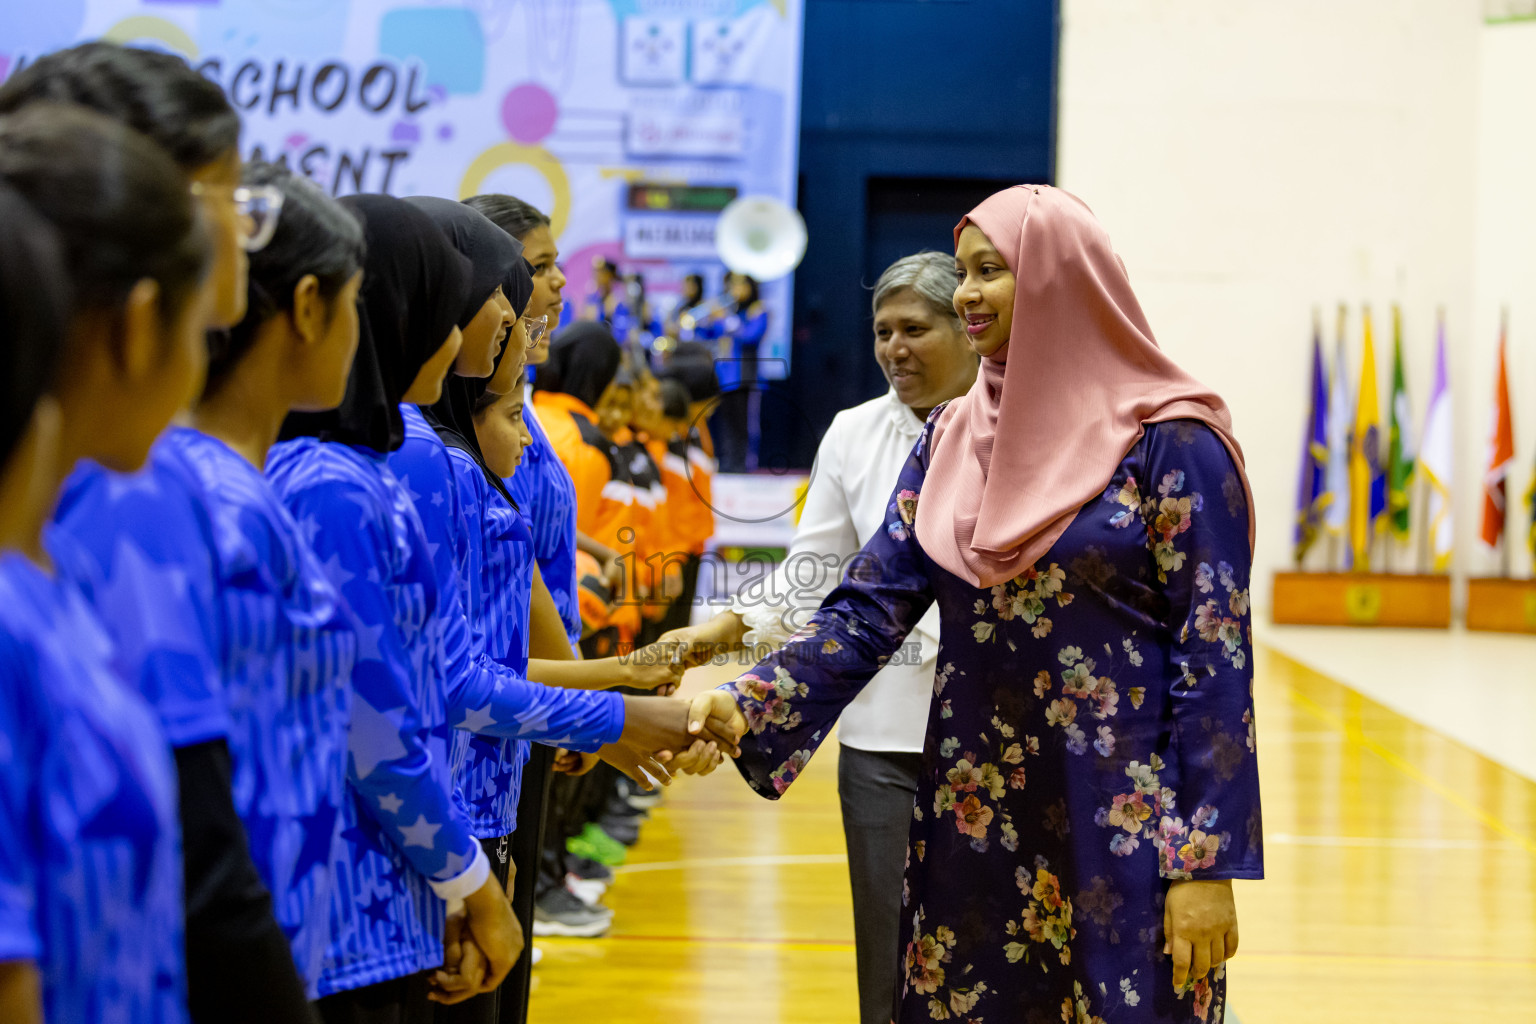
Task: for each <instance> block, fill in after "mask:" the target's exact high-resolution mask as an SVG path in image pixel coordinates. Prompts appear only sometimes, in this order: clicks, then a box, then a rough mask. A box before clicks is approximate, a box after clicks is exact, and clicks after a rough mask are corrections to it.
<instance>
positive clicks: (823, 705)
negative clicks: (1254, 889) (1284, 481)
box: [727, 414, 1263, 1024]
mask: <svg viewBox="0 0 1536 1024" xmlns="http://www.w3.org/2000/svg"><path fill="white" fill-rule="evenodd" d="M935 415H936V414H935ZM932 430H933V419H931V418H930V420H929V424H928V427H927V428H926V430H925V431H924V433H923V436H922V438H921V439H920V440H919V441H918V444H917V446H916V448H915V449H914V450H913V453H912V456H911V458H910V460H909V461H908V463H907V466H906V468H905V469H904V470H903V471H902V475H901V478H900V480H899V482H898V483H897V486H896V491H895V493H894V494H893V495H892V497H891V504H890V507H889V509H888V512H887V517H886V528H885V532H884V533H883V534H877V535H876V536H875V537H874V538H873V539H872V540H871V541H870V542H869V544H868V545H866V546H865V548H864V550H863V552H862V553H861V555H860V556H859V560H858V562H856V563H855V564H854V565H853V566H851V567H850V568H849V571H848V574H847V575H846V576H845V578H844V581H843V583H842V585H841V586H839V587H838V589H837V590H835V591H833V592H832V594H831V595H829V596H828V598H827V600H826V601H825V602H824V603H823V604H822V606H821V610H820V611H819V612H818V613H817V614H816V616H815V617H814V618H813V619H812V621H811V622H810V623H809V624H808V625H807V627H806V628H805V629H804V630H802V631H801V632H800V633H799V634H797V635H796V637H795V638H794V639H793V640H792V641H791V642H790V643H789V644H788V645H786V647H785V648H784V649H783V650H782V651H781V652H779V653H777V654H775V655H774V656H772V657H770V658H768V659H766V660H765V661H763V662H762V663H760V664H759V665H758V666H757V667H756V668H754V669H753V670H752V671H751V672H749V673H747V674H745V675H743V676H742V677H741V678H740V679H738V680H737V681H736V682H735V683H733V684H730V686H728V687H727V689H730V690H732V691H733V694H734V696H735V698H736V700H737V702H738V703H739V704H740V705H741V707H742V709H743V711H744V712H745V714H746V716H747V720H748V723H749V725H750V730H749V732H748V734H747V736H746V737H745V739H744V740H743V744H742V746H743V754H742V757H741V759H740V760H739V761H738V762H737V766H738V768H739V769H740V770H741V772H742V774H743V775H744V776H745V777H746V779H747V781H748V783H749V784H750V785H751V786H752V788H753V789H754V790H756V791H757V792H758V793H759V794H761V795H763V796H766V797H769V798H770V799H771V798H775V797H777V796H778V795H779V794H781V793H783V792H784V791H785V790H786V789H788V788H789V786H790V784H791V783H792V782H793V781H794V780H795V778H796V776H797V775H799V773H800V772H801V771H802V770H803V769H804V767H805V765H806V763H807V762H808V761H809V760H810V758H811V755H812V754H813V753H814V752H815V750H816V748H817V747H818V746H819V745H820V744H821V743H822V741H823V740H825V739H826V737H827V734H828V732H829V731H830V730H831V728H832V725H833V723H834V722H835V720H836V718H837V716H838V714H839V713H840V712H841V711H842V709H843V708H844V707H845V706H847V704H848V703H849V701H851V700H852V699H853V698H854V697H855V696H856V695H857V694H858V692H859V690H860V689H861V688H862V687H863V686H864V684H865V683H866V682H868V680H869V678H870V676H871V675H873V674H874V672H875V671H876V670H877V669H878V668H879V667H881V666H882V665H884V664H885V663H886V661H887V660H888V659H889V658H890V657H891V656H893V655H894V654H896V653H897V652H898V650H899V648H900V645H901V641H902V639H903V638H904V637H905V636H906V635H907V633H908V632H909V631H910V630H911V628H912V627H913V626H914V625H915V624H916V623H917V620H918V619H919V618H920V617H921V616H922V614H923V612H924V611H925V610H926V609H927V608H928V606H929V604H930V603H931V602H933V601H937V602H938V603H939V610H940V614H941V622H942V628H941V634H942V635H941V646H940V651H939V658H938V664H939V669H938V672H937V674H936V677H935V680H934V694H933V703H932V705H931V708H930V711H929V715H928V737H927V741H926V744H925V748H924V754H923V772H922V776H921V780H920V783H919V788H918V793H917V801H916V804H915V806H914V807H913V811H912V818H913V821H912V833H911V840H910V845H909V847H908V851H907V870H906V882H905V887H904V892H903V893H902V896H901V898H902V901H903V907H904V911H903V925H902V934H901V939H900V949H899V950H897V949H893V950H891V955H892V956H899V957H900V958H901V968H900V971H899V976H900V981H899V1010H898V1013H897V1021H898V1022H899V1024H914V1022H919V1021H932V1020H956V1021H974V1022H985V1024H1035V1022H1052V1024H1060V1022H1063V1021H1065V1022H1067V1024H1089V1022H1093V1024H1098V1022H1105V1024H1125V1022H1138V1024H1139V1022H1150V1021H1193V1020H1202V1021H1203V1020H1210V1021H1220V1020H1221V1019H1222V1015H1223V1009H1224V1007H1223V1004H1224V1002H1225V989H1226V979H1225V970H1224V969H1222V968H1218V969H1217V970H1215V971H1213V972H1212V974H1211V975H1210V976H1209V977H1208V978H1206V979H1205V980H1202V981H1200V982H1198V983H1195V984H1190V985H1186V986H1185V987H1184V989H1183V990H1182V991H1177V992H1176V991H1175V990H1174V987H1173V980H1172V958H1171V957H1168V956H1165V955H1163V899H1164V896H1165V895H1166V893H1167V890H1168V885H1169V882H1170V881H1171V880H1175V879H1191V878H1193V879H1231V878H1259V877H1262V875H1263V848H1262V838H1261V827H1260V816H1259V777H1258V768H1257V763H1256V758H1255V748H1254V720H1253V699H1252V656H1251V643H1252V638H1251V633H1250V627H1249V617H1248V574H1249V565H1250V561H1251V555H1250V550H1249V543H1248V508H1247V499H1246V497H1245V495H1244V490H1243V487H1242V483H1241V481H1240V480H1239V478H1238V476H1237V472H1236V470H1235V468H1234V466H1233V463H1232V460H1231V458H1230V456H1229V455H1228V453H1227V451H1226V448H1225V447H1224V446H1223V445H1222V443H1221V441H1220V439H1219V438H1217V436H1216V435H1215V434H1214V433H1213V432H1211V430H1210V429H1209V428H1207V427H1206V426H1205V425H1204V424H1201V423H1198V422H1193V421H1184V420H1180V421H1174V422H1171V423H1163V424H1156V425H1153V426H1150V427H1148V428H1147V431H1146V434H1145V436H1144V437H1143V439H1142V440H1141V441H1140V442H1138V443H1137V445H1136V446H1135V448H1134V449H1133V450H1132V451H1131V452H1130V454H1129V455H1127V456H1126V458H1125V459H1124V461H1123V462H1122V463H1121V464H1120V467H1119V468H1118V469H1117V470H1116V472H1115V475H1114V478H1113V479H1112V481H1111V482H1110V484H1109V486H1108V487H1107V488H1106V489H1105V491H1104V493H1103V494H1102V495H1101V496H1100V497H1099V498H1097V499H1095V500H1094V501H1092V502H1089V503H1088V504H1087V505H1086V506H1085V507H1084V508H1083V509H1082V511H1081V512H1080V513H1079V515H1078V516H1077V519H1076V520H1075V521H1074V522H1073V524H1072V526H1071V527H1070V528H1069V529H1068V530H1067V531H1066V533H1065V534H1064V535H1063V536H1062V538H1061V540H1060V541H1059V542H1058V543H1057V544H1056V546H1055V547H1054V548H1053V549H1052V550H1051V551H1050V552H1049V553H1048V554H1047V555H1046V556H1045V557H1044V558H1042V559H1041V560H1040V561H1039V562H1038V563H1037V564H1036V565H1035V566H1034V568H1033V569H1031V570H1029V571H1028V572H1025V573H1023V574H1022V575H1020V576H1018V577H1017V578H1015V579H1013V580H1010V581H1008V582H1007V583H1005V584H1002V585H1000V586H996V587H991V588H989V589H988V588H977V587H974V586H972V585H971V584H970V583H968V582H966V581H964V580H961V579H959V578H958V577H956V576H954V575H952V574H950V573H949V572H947V571H946V570H944V569H942V568H940V567H939V566H938V565H937V564H935V563H934V562H933V561H932V560H930V559H929V558H928V557H927V556H926V555H925V554H924V552H923V550H922V548H921V547H920V546H919V544H918V542H917V538H916V535H915V531H914V529H913V522H914V520H915V517H916V516H917V514H918V509H919V508H920V507H921V500H922V490H923V480H924V477H925V475H926V473H927V469H928V454H929V453H928V446H929V439H930V437H931V435H932Z"/></svg>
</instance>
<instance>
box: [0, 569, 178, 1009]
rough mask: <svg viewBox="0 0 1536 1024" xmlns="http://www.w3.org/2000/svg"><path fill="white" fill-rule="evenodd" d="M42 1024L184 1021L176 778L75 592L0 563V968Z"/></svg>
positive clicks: (151, 721)
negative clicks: (33, 974) (18, 966)
mask: <svg viewBox="0 0 1536 1024" xmlns="http://www.w3.org/2000/svg"><path fill="white" fill-rule="evenodd" d="M6 960H30V961H32V962H33V963H34V964H35V965H36V967H37V970H38V974H39V976H40V978H41V981H42V997H43V1018H44V1019H45V1020H49V1021H114V1022H120V1024H182V1022H184V1021H186V1020H187V1011H186V996H185V977H184V971H183V966H182V964H183V959H182V897H181V855H180V831H179V828H178V825H177V820H176V767H175V763H174V762H173V761H172V759H171V753H170V748H169V745H168V744H167V743H166V739H165V734H164V732H163V731H162V730H161V727H160V724H159V722H158V721H157V720H156V716H155V714H154V712H153V711H152V710H151V709H150V708H149V706H148V705H147V704H146V703H145V702H144V700H143V698H141V697H140V696H139V695H138V694H137V693H135V692H134V691H133V690H132V688H131V687H129V686H127V685H125V684H124V682H123V681H122V679H121V678H120V677H119V676H118V675H117V673H116V671H115V670H114V668H113V666H112V642H111V640H110V639H109V638H108V636H107V635H106V632H105V631H104V630H103V629H102V627H101V625H100V623H99V622H98V621H97V619H96V616H95V614H94V613H93V612H92V611H91V609H90V608H89V607H88V606H87V604H86V602H85V601H84V600H83V598H82V597H81V596H80V594H79V593H78V591H76V590H75V588H74V587H73V585H72V584H71V583H69V582H67V581H64V580H61V579H55V578H50V577H49V576H47V575H45V574H44V573H43V572H42V571H41V570H39V569H38V568H37V566H35V565H33V564H32V563H31V562H29V561H27V560H26V559H24V558H22V557H21V556H20V555H16V554H5V555H0V961H6Z"/></svg>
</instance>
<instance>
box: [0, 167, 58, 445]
mask: <svg viewBox="0 0 1536 1024" xmlns="http://www.w3.org/2000/svg"><path fill="white" fill-rule="evenodd" d="M66 281H67V275H66V274H65V271H64V246H63V244H62V243H61V242H60V240H59V236H58V234H57V232H55V231H54V229H53V226H52V225H51V224H49V223H48V221H47V220H45V219H44V218H43V217H42V215H41V214H39V213H38V212H37V211H36V210H34V209H32V206H31V204H29V203H28V202H27V201H26V200H25V199H23V198H22V197H21V196H20V195H18V194H17V193H16V192H15V191H14V190H13V189H11V188H10V187H9V186H6V185H0V465H3V464H4V463H6V462H8V461H9V460H10V457H11V455H12V453H13V452H14V451H15V450H16V445H17V443H18V442H19V441H20V440H21V436H22V434H24V433H25V432H26V429H27V423H28V421H30V420H31V418H32V410H33V409H34V408H35V407H36V406H37V403H38V400H39V399H41V398H42V397H43V395H45V394H47V393H48V391H49V389H51V388H52V387H53V384H54V379H55V375H56V373H57V370H58V366H59V359H60V355H61V353H62V351H63V348H64V337H65V332H66V331H67V330H68V328H69V289H68V287H67V285H66Z"/></svg>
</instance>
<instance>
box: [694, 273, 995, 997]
mask: <svg viewBox="0 0 1536 1024" xmlns="http://www.w3.org/2000/svg"><path fill="white" fill-rule="evenodd" d="M954 292H955V261H954V257H953V256H950V255H948V254H946V253H937V252H923V253H918V254H916V255H913V256H906V257H903V258H902V259H900V260H897V261H896V262H895V263H893V264H891V266H890V267H889V268H887V269H886V271H885V273H884V274H882V275H880V280H879V281H877V282H876V284H875V293H874V315H875V361H876V362H878V363H879V364H880V369H881V370H882V371H883V372H884V374H885V378H886V380H887V381H889V382H890V385H891V387H890V390H889V391H887V392H886V393H885V394H884V395H881V396H880V397H879V398H875V399H871V400H870V401H868V402H865V403H863V404H862V405H856V406H854V407H853V408H852V409H845V410H844V411H843V412H840V413H838V414H837V416H836V418H834V419H833V420H832V426H831V427H830V428H829V429H828V430H827V433H826V434H825V436H823V438H822V441H821V447H820V448H819V449H818V450H817V452H816V466H815V468H814V469H813V470H812V472H811V484H810V489H809V491H808V492H807V494H806V496H805V505H804V507H803V509H802V510H801V515H800V522H799V525H798V526H797V528H796V530H795V539H794V542H793V544H792V545H791V546H790V550H789V554H788V555H787V557H786V558H785V561H784V562H783V563H782V564H781V565H780V566H779V567H778V568H777V569H776V570H775V571H774V573H773V574H772V575H771V576H769V577H767V578H765V579H764V580H763V581H761V582H760V583H758V584H755V585H753V586H751V587H749V588H747V589H745V590H743V591H742V593H741V594H739V595H737V597H736V598H735V600H734V601H733V602H732V607H731V610H730V611H726V612H722V613H720V615H718V616H716V617H715V618H714V619H712V620H710V621H709V622H707V623H704V624H703V625H700V626H695V627H692V628H689V629H683V630H677V631H674V632H673V633H670V634H668V635H667V636H666V637H663V640H664V641H666V640H675V641H683V642H685V643H687V644H688V645H689V647H688V652H689V653H688V656H687V657H688V660H689V662H690V663H691V664H703V663H704V662H705V661H707V660H709V658H710V656H711V655H712V654H714V653H717V652H718V651H720V650H722V649H727V648H732V647H735V646H737V645H739V644H742V643H746V644H749V645H760V644H764V643H767V644H773V645H779V644H782V643H783V642H784V641H785V640H787V639H788V638H789V636H790V634H791V633H793V632H794V631H795V630H796V629H797V628H799V626H800V625H802V624H803V623H804V622H805V621H806V620H807V619H809V618H810V616H811V614H812V613H813V612H815V611H816V609H817V607H818V606H819V605H820V604H821V601H822V598H824V597H826V595H827V594H829V593H830V592H831V591H832V589H833V587H834V586H836V584H837V582H838V580H839V579H840V578H841V576H842V573H843V569H844V568H845V567H846V565H847V563H848V561H849V559H850V558H851V557H852V556H853V555H854V554H856V553H857V552H858V551H859V549H860V548H862V547H863V546H864V543H865V541H867V540H869V538H870V536H871V535H872V534H873V533H874V532H875V531H876V530H879V529H880V528H881V525H882V524H883V522H884V520H885V511H886V504H887V502H888V501H889V499H890V496H891V490H892V488H893V487H894V486H895V484H896V479H897V476H898V475H899V474H900V472H901V468H902V466H903V464H905V462H906V460H907V457H908V456H909V455H910V454H911V453H912V447H913V445H915V444H916V443H917V439H918V435H919V434H920V433H921V432H922V428H923V422H924V421H925V420H926V419H927V417H928V413H929V412H930V411H931V410H932V409H933V408H934V406H936V405H938V404H939V403H940V402H944V401H947V400H948V399H951V398H955V397H958V396H959V395H962V394H964V393H965V392H966V391H967V390H968V389H969V388H970V386H971V383H972V382H973V381H974V380H975V379H976V368H977V359H976V353H975V351H974V350H973V349H972V348H971V346H970V344H969V343H968V341H967V339H966V335H965V332H964V330H963V328H962V325H961V323H960V320H959V318H958V317H956V316H955V310H954V303H953V297H954ZM938 637H939V620H938V611H937V608H936V607H935V608H931V609H929V611H928V614H926V615H925V616H923V618H922V620H921V621H920V622H919V623H918V624H917V628H916V629H914V630H913V631H912V633H911V634H910V635H909V636H908V637H907V643H906V645H905V646H904V648H903V650H902V654H901V655H900V656H899V657H898V658H896V659H893V660H892V662H891V663H890V664H889V665H887V666H886V668H884V669H883V670H881V672H880V673H879V674H878V675H876V676H875V677H874V679H873V681H871V682H870V684H869V685H868V686H867V687H866V688H865V689H864V691H863V692H862V693H861V694H860V695H859V697H858V698H857V699H856V700H855V701H854V702H853V703H852V704H850V705H849V706H848V708H847V710H846V711H844V712H843V715H842V718H841V719H840V720H839V722H838V738H839V741H840V743H841V751H840V756H839V760H838V792H839V795H840V796H841V798H842V805H843V832H844V835H845V837H846V840H847V844H848V873H849V877H850V880H851V882H852V886H853V918H854V933H855V938H856V942H857V958H858V975H859V1006H860V1017H861V1020H862V1022H863V1024H889V1022H890V1020H891V1016H892V1006H893V1000H894V995H895V991H896V960H895V957H894V956H892V951H893V950H894V949H895V948H896V941H897V924H898V917H899V913H900V908H901V879H902V869H903V867H904V864H905V860H906V851H907V834H908V830H909V828H910V826H911V822H912V803H913V799H914V797H915V794H916V792H917V776H918V771H919V768H920V765H921V760H922V749H923V736H924V732H925V730H926V727H927V723H928V705H929V701H930V699H931V697H932V695H933V677H934V670H935V667H936V666H935V659H936V658H937V656H938Z"/></svg>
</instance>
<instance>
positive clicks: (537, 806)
mask: <svg viewBox="0 0 1536 1024" xmlns="http://www.w3.org/2000/svg"><path fill="white" fill-rule="evenodd" d="M554 763H555V751H554V749H553V748H552V747H546V746H544V745H543V744H541V743H535V744H534V745H533V753H532V754H531V755H530V756H529V758H528V766H527V767H526V768H524V769H523V790H522V793H521V794H519V796H518V800H517V831H516V832H514V833H512V864H513V865H514V866H515V867H516V868H517V880H516V881H515V882H513V883H512V912H513V913H514V914H516V915H517V920H518V922H519V923H520V924H521V925H522V926H523V940H524V943H525V945H524V949H523V956H522V958H521V959H520V960H518V962H517V964H516V965H515V966H514V967H513V968H512V973H511V974H508V975H507V980H506V981H505V982H503V983H502V986H501V1018H500V1024H525V1022H526V1021H527V1020H528V1002H529V997H530V995H531V993H532V986H533V904H534V897H535V896H536V895H537V890H538V884H539V859H540V854H541V852H542V851H543V849H544V834H545V833H544V822H545V814H546V811H547V810H548V807H549V787H550V783H551V781H552V780H553V778H554Z"/></svg>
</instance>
